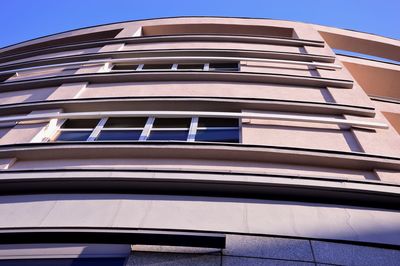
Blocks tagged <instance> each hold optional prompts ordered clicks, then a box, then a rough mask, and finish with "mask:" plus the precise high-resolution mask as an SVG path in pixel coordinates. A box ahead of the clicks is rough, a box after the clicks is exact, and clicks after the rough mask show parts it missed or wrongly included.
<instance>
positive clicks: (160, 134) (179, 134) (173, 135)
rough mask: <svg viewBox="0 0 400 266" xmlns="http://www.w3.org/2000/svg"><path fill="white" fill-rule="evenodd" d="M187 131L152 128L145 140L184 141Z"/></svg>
mask: <svg viewBox="0 0 400 266" xmlns="http://www.w3.org/2000/svg"><path fill="white" fill-rule="evenodd" d="M188 133H189V131H186V130H179V131H178V130H168V131H155V130H152V131H151V133H150V136H149V137H148V138H147V140H182V141H186V140H187V136H188Z"/></svg>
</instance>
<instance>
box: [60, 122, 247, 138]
mask: <svg viewBox="0 0 400 266" xmlns="http://www.w3.org/2000/svg"><path fill="white" fill-rule="evenodd" d="M239 135H240V126H239V120H238V119H236V118H212V117H211V118H208V117H200V118H198V117H182V118H174V117H110V118H102V119H68V120H66V121H65V122H64V123H63V125H62V126H61V128H60V129H59V130H58V132H57V134H56V136H55V137H54V138H53V141H188V142H193V141H205V142H229V143H239V142H240V136H239Z"/></svg>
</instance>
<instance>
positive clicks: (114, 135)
mask: <svg viewBox="0 0 400 266" xmlns="http://www.w3.org/2000/svg"><path fill="white" fill-rule="evenodd" d="M141 133H142V130H103V131H101V132H100V135H99V136H98V137H97V140H100V141H107V140H108V141H113V140H114V141H116V140H139V138H140V134H141Z"/></svg>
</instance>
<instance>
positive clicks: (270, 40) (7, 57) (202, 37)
mask: <svg viewBox="0 0 400 266" xmlns="http://www.w3.org/2000/svg"><path fill="white" fill-rule="evenodd" d="M192 41H195V42H202V41H203V42H242V43H261V44H277V45H287V46H296V47H302V46H316V47H324V42H323V41H315V40H303V39H292V38H280V37H251V36H240V35H222V34H216V35H209V34H198V35H184V34H182V35H165V36H162V35H159V36H147V37H128V38H112V39H104V40H98V41H94V42H80V43H75V44H70V45H60V46H57V47H49V48H45V49H37V50H33V51H29V52H22V53H16V54H13V51H12V50H7V51H4V52H0V56H2V59H1V60H0V62H7V61H11V60H16V59H19V58H24V57H30V56H35V55H40V54H46V53H54V52H59V51H69V50H76V49H85V48H92V47H98V46H103V45H108V44H115V43H125V44H132V43H133V44H134V43H154V42H155V43H160V42H192ZM20 47H22V46H20ZM20 47H18V48H20Z"/></svg>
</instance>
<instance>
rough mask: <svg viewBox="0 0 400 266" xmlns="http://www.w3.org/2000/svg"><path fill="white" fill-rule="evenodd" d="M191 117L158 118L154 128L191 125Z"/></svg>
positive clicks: (186, 126) (187, 126)
mask: <svg viewBox="0 0 400 266" xmlns="http://www.w3.org/2000/svg"><path fill="white" fill-rule="evenodd" d="M190 121H191V118H156V120H155V121H154V124H153V127H154V128H171V127H178V128H179V127H184V128H189V127H190Z"/></svg>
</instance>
